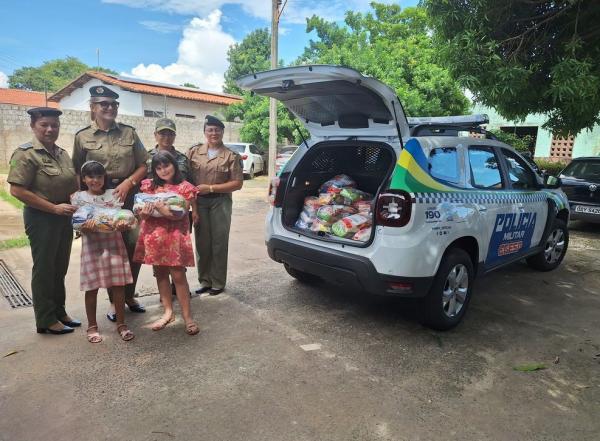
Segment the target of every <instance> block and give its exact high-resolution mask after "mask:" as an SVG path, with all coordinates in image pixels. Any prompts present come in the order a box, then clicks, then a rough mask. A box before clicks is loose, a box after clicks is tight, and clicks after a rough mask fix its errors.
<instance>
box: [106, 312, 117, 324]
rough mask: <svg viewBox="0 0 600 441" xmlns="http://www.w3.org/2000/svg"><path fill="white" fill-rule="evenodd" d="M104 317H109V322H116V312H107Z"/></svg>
mask: <svg viewBox="0 0 600 441" xmlns="http://www.w3.org/2000/svg"><path fill="white" fill-rule="evenodd" d="M106 318H107V319H109V320H110V321H111V322H113V323H116V322H117V313H116V312H107V313H106Z"/></svg>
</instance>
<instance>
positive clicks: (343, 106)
mask: <svg viewBox="0 0 600 441" xmlns="http://www.w3.org/2000/svg"><path fill="white" fill-rule="evenodd" d="M237 83H238V85H239V86H240V87H241V88H243V89H246V90H251V91H252V92H254V93H257V94H259V95H264V96H268V97H271V98H275V99H277V100H279V101H281V102H282V103H283V104H284V105H285V106H286V107H287V108H288V109H289V110H290V111H291V112H292V113H293V114H294V115H295V116H297V117H298V118H299V119H300V120H301V121H302V123H303V124H304V126H305V127H306V128H307V129H308V131H309V132H310V134H311V138H312V139H313V140H314V141H317V140H318V139H322V138H328V137H355V136H360V137H392V138H400V139H407V138H408V136H409V129H408V123H407V121H406V116H405V114H404V109H403V108H402V104H401V103H400V101H399V100H398V97H397V96H396V93H395V92H394V90H392V89H391V88H390V87H388V86H386V85H385V84H383V83H382V82H380V81H378V80H376V79H374V78H370V77H366V76H364V75H362V74H361V73H360V72H357V71H356V70H354V69H350V68H347V67H340V66H329V65H313V66H296V67H286V68H283V69H274V70H269V71H266V72H259V73H256V74H251V75H246V76H244V77H242V78H240V79H238V80H237Z"/></svg>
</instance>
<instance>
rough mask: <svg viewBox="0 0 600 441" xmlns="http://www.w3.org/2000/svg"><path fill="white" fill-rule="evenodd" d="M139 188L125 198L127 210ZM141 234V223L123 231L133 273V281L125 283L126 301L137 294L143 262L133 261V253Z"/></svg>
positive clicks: (129, 208) (110, 296)
mask: <svg viewBox="0 0 600 441" xmlns="http://www.w3.org/2000/svg"><path fill="white" fill-rule="evenodd" d="M138 189H139V187H136V188H135V190H134V191H132V192H131V193H130V194H129V195H128V196H127V199H125V203H124V204H123V208H124V209H125V210H132V209H133V199H134V196H135V194H136V193H137V192H138ZM107 191H111V190H107ZM139 235H140V225H139V223H138V225H137V226H136V227H135V228H133V229H131V230H128V231H124V232H123V233H122V236H123V242H124V243H125V249H126V250H127V257H128V259H129V266H130V268H131V275H132V277H133V283H129V284H127V285H125V301H126V302H130V301H132V300H133V297H134V296H135V285H136V283H137V279H138V276H139V274H140V268H141V267H142V264H141V263H137V262H134V261H133V253H134V251H135V245H136V243H137V240H138V236H139ZM107 291H108V298H109V300H110V303H112V302H113V299H112V293H111V291H110V289H107Z"/></svg>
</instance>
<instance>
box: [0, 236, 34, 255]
mask: <svg viewBox="0 0 600 441" xmlns="http://www.w3.org/2000/svg"><path fill="white" fill-rule="evenodd" d="M28 246H29V239H28V238H27V236H25V235H23V236H19V237H15V238H14V239H6V240H0V251H4V250H9V249H11V248H23V247H28Z"/></svg>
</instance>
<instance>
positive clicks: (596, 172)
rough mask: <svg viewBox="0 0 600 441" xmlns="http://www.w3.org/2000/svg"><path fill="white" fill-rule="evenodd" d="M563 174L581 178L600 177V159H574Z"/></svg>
mask: <svg viewBox="0 0 600 441" xmlns="http://www.w3.org/2000/svg"><path fill="white" fill-rule="evenodd" d="M562 175H563V176H568V177H570V178H579V179H600V161H573V162H571V164H569V165H568V166H567V168H565V169H564V171H563V172H562Z"/></svg>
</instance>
